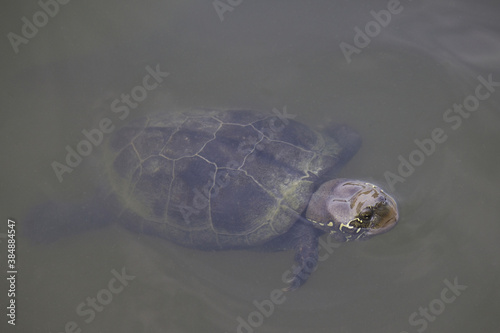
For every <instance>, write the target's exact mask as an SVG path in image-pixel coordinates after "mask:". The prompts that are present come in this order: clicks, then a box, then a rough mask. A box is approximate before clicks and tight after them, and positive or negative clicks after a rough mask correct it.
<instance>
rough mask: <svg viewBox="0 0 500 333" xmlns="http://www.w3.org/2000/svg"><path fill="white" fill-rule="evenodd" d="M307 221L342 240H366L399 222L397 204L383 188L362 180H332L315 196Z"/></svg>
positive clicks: (312, 199) (309, 208) (308, 210)
mask: <svg viewBox="0 0 500 333" xmlns="http://www.w3.org/2000/svg"><path fill="white" fill-rule="evenodd" d="M306 218H307V220H309V221H310V222H311V223H313V225H314V226H315V227H316V228H318V229H320V230H322V231H324V232H326V233H329V234H331V235H332V236H333V237H334V238H335V239H336V240H338V241H350V240H358V239H366V238H369V237H372V236H375V235H379V234H382V233H384V232H387V231H389V230H390V229H392V228H393V227H394V226H395V225H396V223H397V222H398V218H399V214H398V208H397V205H396V201H395V200H394V199H393V198H392V197H391V196H389V195H388V194H387V193H385V192H384V191H383V190H382V189H381V188H380V187H378V186H376V185H373V184H370V183H366V182H363V181H359V180H351V179H335V180H331V181H328V182H326V183H324V184H323V185H321V186H320V188H319V189H318V190H317V191H316V192H315V193H314V194H313V196H312V197H311V202H310V203H309V206H308V208H307V212H306Z"/></svg>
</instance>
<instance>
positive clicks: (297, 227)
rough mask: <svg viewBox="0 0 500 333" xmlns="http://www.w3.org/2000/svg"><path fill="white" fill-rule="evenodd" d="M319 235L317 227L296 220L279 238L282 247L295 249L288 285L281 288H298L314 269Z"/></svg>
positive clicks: (289, 289)
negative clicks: (293, 263)
mask: <svg viewBox="0 0 500 333" xmlns="http://www.w3.org/2000/svg"><path fill="white" fill-rule="evenodd" d="M320 235H321V232H320V231H319V230H318V229H316V228H314V227H313V226H311V225H309V224H305V223H303V222H301V221H298V222H296V223H295V224H294V225H293V226H292V228H290V230H289V231H288V232H287V233H286V234H285V235H283V236H282V237H281V239H279V241H280V242H281V243H282V244H281V246H282V247H283V248H293V249H294V251H295V265H294V266H293V269H292V272H291V278H290V279H288V281H287V282H288V283H289V285H288V286H287V287H285V288H283V290H284V291H291V290H295V289H297V288H299V287H300V286H301V285H303V284H304V283H305V282H306V281H307V279H308V278H309V276H310V275H311V273H312V272H313V271H314V270H315V269H316V265H317V263H318V238H319V236H320ZM278 245H279V244H278Z"/></svg>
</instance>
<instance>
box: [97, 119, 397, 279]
mask: <svg viewBox="0 0 500 333" xmlns="http://www.w3.org/2000/svg"><path fill="white" fill-rule="evenodd" d="M360 144H361V140H360V137H359V135H358V134H357V133H356V132H354V131H352V130H351V129H349V128H348V127H346V126H336V127H332V128H330V129H329V132H328V133H325V134H321V133H318V132H316V131H313V130H311V129H309V128H308V127H307V126H305V125H304V124H302V123H299V122H297V121H295V120H293V117H291V116H290V115H288V114H286V112H285V113H283V114H282V113H279V112H275V113H261V112H256V111H249V110H229V111H216V110H202V111H195V112H190V113H179V114H158V115H154V116H150V117H148V118H145V119H141V120H138V121H136V122H133V123H132V124H130V125H128V126H126V127H123V128H121V129H120V130H118V131H116V132H115V133H114V134H113V135H112V137H111V138H110V140H109V144H108V146H107V148H106V152H105V156H106V167H107V171H108V174H109V179H110V182H111V185H112V188H113V193H115V195H116V197H117V198H118V199H119V202H120V206H121V207H122V208H123V209H122V212H121V214H120V216H119V218H118V221H120V223H121V224H123V225H125V226H126V227H128V228H129V229H132V230H134V231H138V232H143V233H147V234H152V235H155V236H160V237H162V238H165V239H168V240H171V241H173V242H176V243H178V244H181V245H184V246H188V247H194V248H200V249H233V248H248V247H255V246H259V245H262V246H263V247H264V248H267V249H273V250H276V249H279V250H285V249H295V251H296V256H295V259H296V261H297V263H298V265H297V266H296V268H295V270H294V272H293V276H292V278H291V281H290V282H291V287H290V289H294V288H296V287H298V286H299V285H301V284H302V283H303V282H304V281H305V280H306V279H307V277H308V276H309V274H310V273H311V272H312V268H311V267H314V266H315V265H316V262H317V256H318V237H319V236H320V235H321V234H322V233H329V234H331V235H334V236H335V239H336V240H339V241H348V240H351V239H363V238H366V237H370V236H372V235H375V234H378V233H382V232H385V231H387V230H389V229H390V228H392V227H393V226H394V225H395V224H396V222H397V219H398V215H397V208H396V203H395V201H394V200H393V199H392V198H390V197H389V196H387V195H386V194H385V193H383V191H382V190H380V189H379V188H378V187H376V186H375V185H372V184H368V183H364V182H358V181H349V180H339V179H336V180H331V177H332V175H333V174H334V172H335V171H337V170H338V169H339V168H340V167H341V166H342V165H344V164H345V163H346V162H347V161H348V160H349V159H350V158H351V157H352V156H353V155H354V154H355V153H356V152H357V150H358V149H359V147H360ZM325 181H326V182H325ZM323 182H325V183H323ZM322 183H323V185H322ZM320 185H321V186H320ZM316 190H317V191H316ZM315 191H316V192H315Z"/></svg>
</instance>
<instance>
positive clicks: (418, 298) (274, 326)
mask: <svg viewBox="0 0 500 333" xmlns="http://www.w3.org/2000/svg"><path fill="white" fill-rule="evenodd" d="M228 2H229V3H231V4H232V5H227V6H230V7H220V8H219V11H220V13H219V14H220V15H221V16H222V18H223V20H222V21H221V16H220V15H219V14H218V13H217V11H216V9H215V8H214V5H213V3H212V2H211V1H205V2H203V1H193V2H185V1H169V2H168V3H156V2H145V3H136V2H129V1H125V2H123V1H122V2H108V3H106V4H102V3H100V2H95V1H94V2H92V1H91V2H88V1H87V2H85V3H77V2H70V3H68V4H66V5H59V7H58V10H57V12H56V11H55V8H56V7H54V5H52V7H50V8H52V9H48V10H49V11H50V10H52V13H53V14H54V15H53V16H54V17H50V18H49V16H47V15H46V17H47V20H48V22H47V23H46V24H45V25H44V24H41V23H43V15H40V14H37V15H38V16H37V18H36V20H39V21H38V22H39V25H40V27H39V28H38V32H37V33H36V34H34V32H33V31H31V33H32V34H34V36H32V37H31V38H27V39H26V40H27V42H26V43H20V42H18V45H17V48H18V53H15V52H14V48H13V46H12V44H11V43H10V42H9V38H8V37H7V38H4V39H3V42H2V43H3V47H2V49H3V50H4V52H3V53H2V58H3V62H2V63H3V64H4V68H3V71H2V73H3V75H2V86H3V87H2V89H1V91H0V94H1V98H0V101H1V102H0V103H1V105H2V110H3V112H2V114H1V116H0V117H1V122H0V124H1V129H2V130H1V132H0V136H1V139H2V146H1V156H3V159H2V170H3V173H2V176H1V177H0V179H1V184H0V189H1V190H0V199H1V200H0V205H1V211H2V216H3V217H2V219H4V222H5V223H4V222H2V227H1V229H0V232H1V233H3V234H0V237H2V238H1V239H0V241H1V248H2V250H1V252H0V253H1V256H0V257H1V258H2V276H5V275H6V273H5V272H6V269H5V267H6V266H5V260H4V259H5V258H6V255H4V254H7V238H6V235H5V234H6V232H7V227H6V223H7V218H13V219H14V220H16V221H17V223H18V224H22V223H23V218H24V217H25V216H26V214H27V212H28V211H29V209H30V208H31V207H33V206H34V205H36V204H38V203H40V202H43V201H44V200H47V199H48V198H51V199H54V200H70V201H73V202H75V203H79V202H83V200H84V198H86V197H89V196H92V195H93V190H94V189H95V180H96V179H101V178H100V177H102V175H101V172H100V170H99V169H96V168H95V167H94V168H92V167H91V168H88V167H85V168H84V167H83V166H77V167H75V168H74V170H73V172H71V173H67V174H64V177H63V179H64V181H63V182H59V181H58V179H57V177H56V176H55V174H54V172H53V170H52V168H51V163H52V162H53V161H54V160H56V161H60V162H62V161H63V160H64V157H65V154H66V151H65V147H66V145H70V146H71V147H76V145H77V144H78V142H79V141H81V140H82V139H83V138H84V137H83V134H82V130H83V129H86V130H90V129H91V128H95V127H96V126H98V124H99V122H100V121H101V120H102V119H103V118H105V117H112V116H114V118H112V119H114V121H116V122H119V121H120V120H118V118H116V114H113V112H112V109H111V103H112V101H113V100H114V99H116V98H120V96H121V94H130V93H131V90H132V89H133V88H134V87H136V86H137V85H141V84H143V81H142V80H143V77H144V76H145V75H146V74H147V73H148V72H147V69H146V68H147V66H150V67H151V68H155V66H159V68H160V69H161V70H162V71H165V72H168V73H169V75H168V76H166V77H164V78H163V81H162V82H161V84H160V85H158V86H157V87H155V88H152V89H151V90H148V91H147V96H145V97H144V100H143V101H140V102H139V103H138V105H137V106H135V107H131V108H130V115H129V116H128V117H127V118H129V119H132V118H134V117H135V116H140V115H143V114H145V113H147V112H151V111H157V110H171V109H174V108H178V109H191V108H198V107H218V108H229V107H236V108H254V109H260V110H272V109H273V108H278V109H283V108H284V107H285V106H286V109H287V111H288V112H289V113H291V114H295V115H297V118H296V119H298V120H300V121H302V122H305V123H307V124H309V125H310V126H320V125H321V124H323V123H325V122H326V121H327V120H329V119H334V120H337V121H339V122H345V123H348V124H349V125H351V126H352V127H353V128H355V129H357V130H358V131H359V132H360V133H362V136H363V139H364V143H363V147H362V149H361V151H360V152H359V153H358V154H357V155H356V156H355V158H354V159H353V160H352V161H351V162H350V163H349V165H348V166H347V167H346V168H344V169H343V170H342V172H341V175H342V176H346V177H352V178H361V179H366V180H368V181H371V182H374V183H377V184H379V185H381V186H383V187H384V188H386V189H387V190H388V191H389V192H391V193H393V194H394V195H395V196H396V198H397V199H398V202H399V208H400V217H401V219H400V223H399V225H398V226H397V227H396V228H395V229H394V230H392V231H391V232H389V233H387V234H385V235H381V236H378V237H376V238H373V239H371V240H370V241H367V242H362V243H349V244H343V245H340V246H338V247H331V248H328V249H324V248H323V249H322V250H321V251H323V253H324V254H325V260H324V261H323V262H321V264H320V266H319V268H318V269H317V271H316V272H315V273H314V274H313V276H312V277H311V279H310V280H309V281H308V283H307V284H306V285H304V286H303V287H302V288H301V289H299V290H298V291H296V292H293V293H287V294H285V295H280V296H279V297H278V296H276V295H277V294H276V292H275V290H276V289H280V288H282V287H283V286H284V285H283V282H282V281H281V276H282V274H283V273H284V272H285V271H286V270H288V269H289V268H290V265H291V264H292V259H293V254H292V253H262V252H250V251H229V252H221V253H212V252H200V251H196V250H192V249H185V248H181V247H178V246H176V245H173V244H170V243H168V242H165V241H163V240H160V239H151V238H148V237H146V236H141V235H136V234H132V233H130V232H128V231H126V230H124V229H122V228H120V227H118V226H111V227H107V228H104V229H101V230H94V231H91V232H87V233H82V234H78V235H76V236H72V237H67V238H64V239H61V240H60V241H58V242H56V243H53V244H49V245H36V244H33V243H31V242H29V240H27V239H25V238H23V237H21V236H19V237H18V239H17V241H18V243H17V251H16V256H17V270H18V273H17V284H16V288H17V289H16V297H15V299H16V315H17V317H16V326H15V327H13V326H12V325H9V324H8V323H7V319H8V318H6V315H5V314H2V318H3V319H2V321H1V323H0V327H2V331H3V328H4V327H6V328H8V329H9V331H16V332H34V331H36V332H79V331H78V330H79V329H81V332H86V333H87V332H155V333H156V332H174V333H177V332H245V333H247V332H287V333H288V332H294V333H295V332H342V333H350V332H354V333H358V332H384V333H386V332H395V333H400V332H404V331H406V332H408V333H411V332H471V331H481V332H495V331H497V330H498V329H499V327H500V325H499V324H498V320H497V319H496V318H497V317H498V309H499V307H500V301H499V300H500V297H499V296H500V295H499V290H500V284H499V282H498V281H499V279H498V273H499V264H500V261H499V259H498V258H499V256H498V255H497V253H498V250H499V245H498V235H499V234H500V233H499V232H500V226H499V224H498V222H499V221H498V220H499V218H498V214H497V213H496V205H497V203H496V201H497V198H498V195H497V191H498V184H499V180H500V174H499V171H498V170H499V168H498V163H499V161H500V158H499V155H498V142H499V140H500V135H499V134H498V133H499V131H498V128H499V126H500V116H499V113H498V110H499V106H500V83H497V82H500V72H499V71H498V68H499V67H498V66H499V58H498V54H499V51H500V50H499V46H498V45H500V44H499V39H500V37H499V29H500V26H499V24H498V14H499V10H500V8H499V6H498V4H496V3H495V2H491V3H490V4H488V3H486V2H483V3H481V4H474V5H472V4H467V3H465V2H462V1H454V2H449V1H446V2H445V1H441V2H433V3H432V4H431V3H427V2H423V1H401V2H400V4H399V6H396V2H392V1H391V2H389V1H364V2H362V3H359V2H358V3H357V4H351V3H350V2H348V1H337V2H335V3H334V2H326V1H317V2H311V3H307V4H305V3H302V2H301V1H288V2H284V1H275V2H272V3H269V2H264V1H260V2H257V3H255V2H254V1H245V0H243V1H228ZM228 2H226V1H221V3H228ZM47 3H51V4H53V2H50V1H49V2H47ZM217 3H218V2H217ZM388 6H389V7H388ZM224 8H225V9H226V11H224ZM228 8H230V9H231V10H229V9H228ZM40 10H41V7H40V5H39V4H37V3H36V2H33V3H26V4H24V5H19V6H18V7H17V8H11V9H9V10H6V11H5V13H4V14H3V15H2V18H3V19H2V20H0V21H1V22H2V23H1V31H2V32H3V33H4V35H5V36H8V34H9V32H13V33H15V34H17V35H18V36H20V38H21V37H22V36H23V35H22V30H21V28H22V25H23V24H24V23H23V21H22V20H21V18H22V17H26V18H27V19H28V20H29V21H31V22H33V15H34V14H36V13H37V12H38V11H40ZM372 10H373V11H374V12H375V14H372V13H370V11H372ZM381 10H386V12H380V11H381ZM389 10H391V11H392V14H391V17H390V18H389V17H388V16H387V14H386V13H391V12H390V11H389ZM384 13H385V14H384ZM374 15H375V16H374ZM384 15H385V16H384ZM375 18H378V20H379V21H378V22H380V23H370V22H372V21H373V22H375V21H374V20H375ZM40 20H41V21H40ZM355 27H358V28H359V29H361V30H363V31H364V30H365V28H367V29H368V34H369V35H370V36H371V37H370V36H368V37H366V38H364V37H360V36H358V37H356V34H357V32H356V30H354V29H355ZM26 29H28V30H27V31H25V32H26V33H29V32H30V31H29V28H26ZM370 29H371V30H370ZM11 38H13V37H12V35H11ZM367 38H369V42H368V40H367ZM16 40H17V41H19V40H20V39H16ZM342 42H344V43H346V44H349V45H351V46H347V48H346V46H345V45H346V44H343V45H344V50H348V51H346V52H347V54H348V57H347V58H349V59H347V58H346V56H345V55H344V54H343V52H342V50H341V47H340V44H341V43H342ZM365 44H367V45H365ZM354 47H356V51H352V50H354V49H353V48H354ZM347 60H350V62H349V63H348V61H347ZM487 81H490V83H485V82H487ZM460 105H462V109H461V110H460V107H461V106H460ZM453 110H456V111H453ZM469 110H470V111H469ZM116 124H117V125H118V123H116ZM431 140H432V141H431ZM98 156H99V146H97V147H93V151H92V153H90V154H89V156H88V157H86V158H85V162H86V163H89V164H90V165H97V164H94V160H95V159H96V158H97V157H98ZM403 160H404V161H406V162H402V161H403ZM400 164H403V165H402V166H400ZM98 182H100V181H98ZM328 251H330V252H331V253H330V252H328ZM2 280H4V281H5V278H2ZM1 286H2V290H1V291H0V293H1V295H2V297H1V298H0V299H1V302H0V304H1V308H2V309H4V310H2V311H3V312H6V307H7V297H6V295H7V290H8V285H7V284H6V283H3V284H1ZM273 292H274V294H273ZM273 295H274V297H273ZM94 299H95V300H94ZM273 299H274V303H273V302H271V301H270V300H273Z"/></svg>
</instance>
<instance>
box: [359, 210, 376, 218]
mask: <svg viewBox="0 0 500 333" xmlns="http://www.w3.org/2000/svg"><path fill="white" fill-rule="evenodd" d="M372 216H373V211H372V209H371V207H369V209H365V210H363V211H362V212H361V213H359V218H360V219H362V220H363V221H368V220H370V219H371V218H372Z"/></svg>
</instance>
